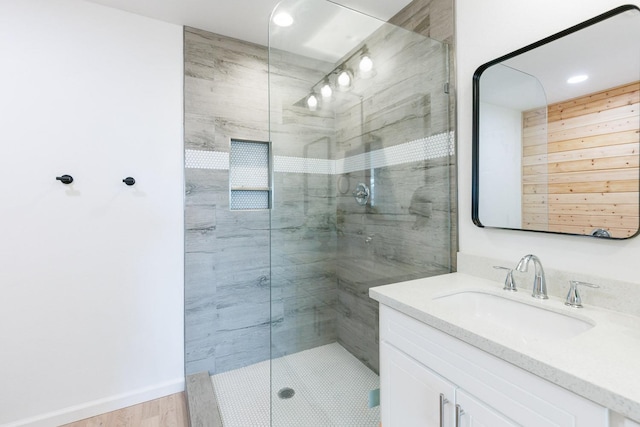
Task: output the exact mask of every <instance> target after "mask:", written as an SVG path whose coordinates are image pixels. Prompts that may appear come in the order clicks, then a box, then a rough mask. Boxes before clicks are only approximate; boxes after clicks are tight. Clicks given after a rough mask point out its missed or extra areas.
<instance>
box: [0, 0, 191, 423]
mask: <svg viewBox="0 0 640 427" xmlns="http://www.w3.org/2000/svg"><path fill="white" fill-rule="evenodd" d="M0 55H1V60H2V66H1V67H0V123H1V125H0V200H1V202H0V425H2V424H7V425H14V424H20V425H22V424H29V425H31V424H33V425H47V426H51V425H58V424H61V423H63V422H67V421H72V420H75V419H79V418H83V417H86V416H90V415H94V414H96V413H99V412H103V411H106V410H111V409H115V408H118V407H123V406H127V405H130V404H133V403H138V402H140V401H144V400H147V399H151V398H155V397H159V396H162V395H166V394H169V393H173V392H177V391H180V390H182V389H183V386H184V379H183V297H182V295H183V231H182V230H183V213H182V197H183V196H182V193H183V165H182V158H183V156H182V28H181V27H179V26H176V25H171V24H167V23H163V22H159V21H154V20H151V19H147V18H143V17H140V16H137V15H133V14H128V13H124V12H120V11H116V10H113V9H109V8H105V7H103V6H98V5H95V4H91V3H85V2H83V1H79V0H56V1H49V0H3V1H1V2H0ZM65 173H68V174H70V175H72V176H73V177H74V179H75V182H74V183H73V184H72V185H69V186H65V185H63V184H61V183H59V182H57V181H55V177H56V176H57V175H60V174H65ZM127 176H133V177H135V178H136V180H137V181H138V183H137V184H136V185H135V186H133V187H127V186H126V185H124V184H123V183H122V182H121V180H122V179H123V178H125V177H127Z"/></svg>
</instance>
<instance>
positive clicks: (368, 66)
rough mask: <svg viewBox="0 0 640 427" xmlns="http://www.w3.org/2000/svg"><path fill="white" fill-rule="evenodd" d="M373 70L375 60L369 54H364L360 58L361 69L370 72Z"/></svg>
mask: <svg viewBox="0 0 640 427" xmlns="http://www.w3.org/2000/svg"><path fill="white" fill-rule="evenodd" d="M371 70H373V61H372V60H371V57H369V55H367V54H364V55H362V58H360V71H362V72H363V73H368V72H369V71H371Z"/></svg>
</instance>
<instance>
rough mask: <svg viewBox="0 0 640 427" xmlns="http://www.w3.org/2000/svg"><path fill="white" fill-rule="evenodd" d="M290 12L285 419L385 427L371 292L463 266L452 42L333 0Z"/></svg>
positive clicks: (274, 41)
mask: <svg viewBox="0 0 640 427" xmlns="http://www.w3.org/2000/svg"><path fill="white" fill-rule="evenodd" d="M283 12H286V13H288V14H290V16H291V17H292V20H293V23H292V24H291V25H290V26H286V27H279V26H276V25H275V24H271V26H270V42H269V102H270V140H271V143H272V154H273V204H272V210H271V224H270V233H271V241H270V243H271V417H272V420H271V425H273V426H285V425H286V426H305V425H327V426H331V425H333V426H345V425H349V426H378V423H379V421H380V419H379V408H378V407H377V406H376V403H377V393H376V389H378V387H379V381H378V376H377V374H378V364H379V357H378V307H377V303H376V302H375V301H373V300H371V299H370V298H369V297H368V290H369V288H370V287H372V286H379V285H384V284H388V283H394V282H399V281H403V280H410V279H415V278H419V277H428V276H433V275H438V274H443V273H448V272H450V271H451V241H452V239H451V236H452V234H451V233H452V230H451V218H452V210H451V207H450V182H449V177H450V175H451V171H452V163H453V160H452V155H453V140H452V133H451V129H450V123H449V104H448V95H447V94H446V93H445V89H446V83H447V82H448V52H447V47H446V45H444V44H442V43H440V42H437V41H434V40H430V39H428V38H426V37H424V36H421V35H419V34H416V33H413V32H410V31H407V30H404V29H402V28H400V27H397V26H394V25H391V24H388V23H384V22H382V21H380V20H377V19H374V18H372V17H370V16H366V15H363V14H361V13H358V12H356V11H353V10H351V9H348V8H344V7H341V6H339V5H337V4H335V3H331V2H329V1H324V0H285V1H283V2H281V3H280V4H279V5H278V7H277V8H276V10H274V13H273V16H276V15H278V14H280V13H283ZM365 57H368V58H369V61H367V59H364V58H365ZM363 59H364V60H363ZM366 65H372V68H371V69H368V68H367V67H366Z"/></svg>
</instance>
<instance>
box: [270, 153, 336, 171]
mask: <svg viewBox="0 0 640 427" xmlns="http://www.w3.org/2000/svg"><path fill="white" fill-rule="evenodd" d="M273 171H274V172H288V173H309V174H322V175H334V174H335V173H336V161H335V160H329V159H305V158H303V157H285V156H274V158H273Z"/></svg>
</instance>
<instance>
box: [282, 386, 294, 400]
mask: <svg viewBox="0 0 640 427" xmlns="http://www.w3.org/2000/svg"><path fill="white" fill-rule="evenodd" d="M294 394H296V392H295V390H294V389H292V388H290V387H285V388H281V389H280V391H278V397H279V398H280V399H291V398H292V397H293V395H294Z"/></svg>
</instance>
